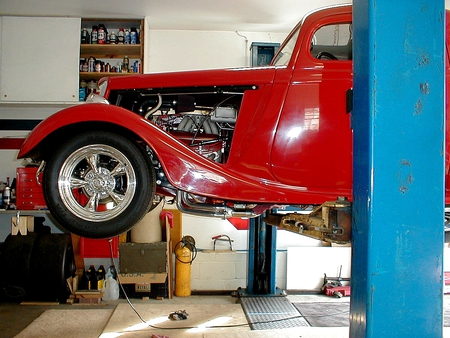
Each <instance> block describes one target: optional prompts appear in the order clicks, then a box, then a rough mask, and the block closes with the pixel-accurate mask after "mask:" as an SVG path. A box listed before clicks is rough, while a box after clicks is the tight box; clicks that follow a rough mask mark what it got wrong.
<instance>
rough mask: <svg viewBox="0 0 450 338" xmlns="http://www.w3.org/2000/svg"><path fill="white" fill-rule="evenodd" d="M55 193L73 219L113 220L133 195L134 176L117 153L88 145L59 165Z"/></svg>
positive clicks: (108, 148) (127, 164)
mask: <svg viewBox="0 0 450 338" xmlns="http://www.w3.org/2000/svg"><path fill="white" fill-rule="evenodd" d="M57 184H58V193H59V195H60V198H61V201H62V203H63V204H64V205H65V207H66V208H67V209H68V210H69V211H70V212H71V213H72V214H73V215H75V216H76V217H78V218H80V219H83V220H85V221H90V222H104V221H108V220H111V219H114V218H116V217H117V216H118V215H120V214H121V213H122V212H123V211H124V210H125V209H126V208H127V207H128V206H129V205H130V203H131V201H132V200H133V197H134V195H135V193H136V174H135V171H134V169H133V166H132V164H131V162H130V160H129V159H128V158H127V157H126V156H125V155H124V154H123V153H122V152H120V151H119V150H118V149H116V148H114V147H111V146H109V145H104V144H91V145H89V146H84V147H82V148H79V149H77V150H75V151H74V152H72V153H71V154H70V155H69V156H68V157H67V158H66V160H65V161H64V162H63V163H62V165H61V170H60V172H59V175H58V180H57Z"/></svg>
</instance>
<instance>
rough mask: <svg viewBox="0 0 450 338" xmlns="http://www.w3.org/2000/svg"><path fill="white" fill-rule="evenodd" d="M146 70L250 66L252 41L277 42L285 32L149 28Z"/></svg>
mask: <svg viewBox="0 0 450 338" xmlns="http://www.w3.org/2000/svg"><path fill="white" fill-rule="evenodd" d="M148 35H149V36H148V42H147V54H146V55H147V60H146V62H145V64H146V67H147V70H146V71H147V72H150V73H152V72H160V71H176V70H191V69H213V68H226V67H243V66H249V65H250V56H251V55H250V47H251V44H252V42H272V43H273V42H276V43H281V42H283V40H284V39H285V37H286V36H287V33H286V34H285V33H255V32H217V31H177V30H169V31H168V30H164V31H162V30H151V31H150V32H149V34H148Z"/></svg>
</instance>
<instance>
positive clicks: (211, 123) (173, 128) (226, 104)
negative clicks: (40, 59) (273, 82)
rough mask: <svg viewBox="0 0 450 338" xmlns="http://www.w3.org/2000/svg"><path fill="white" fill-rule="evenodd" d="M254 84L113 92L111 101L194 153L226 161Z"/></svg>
mask: <svg viewBox="0 0 450 338" xmlns="http://www.w3.org/2000/svg"><path fill="white" fill-rule="evenodd" d="M252 89H255V86H241V87H236V86H229V87H226V88H219V87H204V88H200V87H194V88H158V89H133V90H118V91H111V93H110V95H109V97H108V101H109V102H110V103H111V104H114V105H116V106H119V107H122V108H125V109H128V110H130V111H132V112H134V113H136V114H139V115H141V116H142V117H145V118H146V119H148V120H149V121H151V122H152V123H154V124H155V125H156V126H158V127H159V128H161V129H163V130H164V131H165V132H167V133H169V134H170V135H172V136H173V137H175V138H176V139H178V140H179V141H180V142H182V143H183V144H184V145H186V146H187V147H189V148H191V149H192V150H194V151H195V152H197V153H199V154H201V155H202V156H204V157H206V158H208V159H210V160H211V161H214V162H217V163H226V161H227V157H228V154H229V151H230V147H231V141H232V139H233V132H234V129H235V125H236V122H237V117H238V114H239V109H240V107H241V104H242V100H243V96H244V92H245V91H246V90H252Z"/></svg>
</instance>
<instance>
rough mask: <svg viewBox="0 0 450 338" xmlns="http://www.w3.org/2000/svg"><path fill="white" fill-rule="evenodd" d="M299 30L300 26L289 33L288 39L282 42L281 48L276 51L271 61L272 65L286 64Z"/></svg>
mask: <svg viewBox="0 0 450 338" xmlns="http://www.w3.org/2000/svg"><path fill="white" fill-rule="evenodd" d="M299 32H300V27H298V28H297V29H296V30H295V32H294V33H292V34H291V36H290V38H289V40H287V41H285V42H284V43H283V45H282V46H281V49H280V50H279V51H278V53H277V55H276V56H275V58H274V60H273V62H272V64H273V65H274V66H287V64H288V63H289V60H290V59H291V56H292V52H293V51H294V48H295V43H296V42H297V38H298V33H299Z"/></svg>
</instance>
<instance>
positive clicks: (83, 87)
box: [79, 80, 87, 101]
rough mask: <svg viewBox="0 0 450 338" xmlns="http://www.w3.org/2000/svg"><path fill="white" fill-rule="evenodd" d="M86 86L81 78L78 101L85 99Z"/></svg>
mask: <svg viewBox="0 0 450 338" xmlns="http://www.w3.org/2000/svg"><path fill="white" fill-rule="evenodd" d="M86 87H87V83H86V81H84V80H81V81H80V93H79V101H85V100H86Z"/></svg>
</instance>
